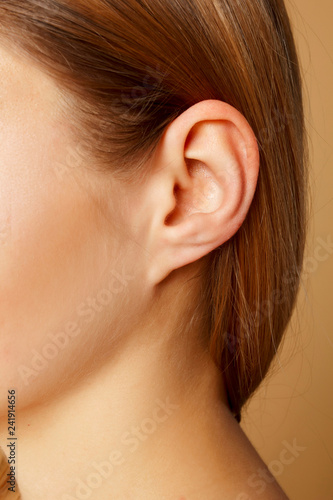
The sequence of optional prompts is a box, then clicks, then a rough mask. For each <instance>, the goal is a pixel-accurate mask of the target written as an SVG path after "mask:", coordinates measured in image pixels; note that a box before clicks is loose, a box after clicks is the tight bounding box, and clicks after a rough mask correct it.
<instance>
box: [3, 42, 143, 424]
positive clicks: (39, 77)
mask: <svg viewBox="0 0 333 500" xmlns="http://www.w3.org/2000/svg"><path fill="white" fill-rule="evenodd" d="M60 102H61V98H60V94H59V92H58V88H57V86H56V85H55V83H54V82H53V81H52V79H51V78H50V77H48V76H47V75H46V74H44V73H43V72H42V71H41V70H40V69H38V68H37V67H35V66H34V65H33V64H32V63H31V62H30V61H28V60H27V59H25V58H24V57H23V56H19V55H18V54H16V53H15V54H14V53H12V52H11V51H9V50H8V48H4V47H3V46H0V144H1V149H0V332H1V335H0V360H1V361H0V384H1V387H0V391H1V395H2V396H1V408H0V415H1V414H3V413H4V412H5V411H6V405H7V397H6V395H7V390H8V389H16V390H17V391H18V392H19V393H20V397H19V403H20V405H21V406H24V405H27V404H32V403H34V402H36V401H38V400H40V398H41V397H42V396H43V397H45V394H47V395H48V396H49V397H50V395H51V394H52V392H53V391H55V390H64V389H65V387H66V388H68V387H69V386H70V384H72V383H75V382H76V381H78V379H79V378H80V377H84V376H85V373H86V372H88V371H89V370H90V369H91V368H88V367H89V366H90V367H91V366H92V365H91V363H92V361H93V362H94V366H98V365H100V364H102V363H104V362H105V361H106V360H107V359H110V356H111V355H112V353H113V352H115V350H116V348H117V341H118V340H119V338H120V336H121V335H122V334H123V331H125V330H126V321H130V318H129V314H128V311H132V313H133V316H134V315H135V310H136V309H135V308H136V307H138V304H137V300H134V297H136V298H137V297H138V289H136V287H137V286H139V284H140V276H139V272H138V269H139V268H140V252H139V250H140V249H139V247H138V245H137V244H136V240H135V237H134V238H133V234H132V235H131V236H129V233H128V231H127V226H126V223H124V220H125V219H124V218H122V219H120V217H121V216H120V214H122V217H124V213H125V208H124V207H125V204H124V201H123V200H126V196H127V194H126V193H127V192H126V190H124V188H123V186H121V185H120V184H119V183H118V182H116V180H115V179H113V178H112V176H109V177H106V176H105V174H101V173H97V172H94V171H93V169H86V168H85V166H84V165H83V164H82V165H81V164H78V162H77V156H75V154H73V153H75V152H76V151H77V150H78V149H79V144H78V143H77V142H75V141H74V139H71V133H70V132H71V126H70V125H71V124H70V119H69V118H66V116H65V115H64V114H63V113H62V112H61V111H60ZM73 158H74V159H75V158H76V161H74V160H73V162H74V163H75V165H73V164H72V163H71V162H72V159H73ZM126 206H127V205H126ZM124 228H125V229H124ZM141 283H142V282H141ZM139 295H140V294H139ZM124 311H127V314H126V315H125V314H124ZM96 360H98V363H96Z"/></svg>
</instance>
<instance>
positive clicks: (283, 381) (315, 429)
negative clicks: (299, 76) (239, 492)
mask: <svg viewBox="0 0 333 500" xmlns="http://www.w3.org/2000/svg"><path fill="white" fill-rule="evenodd" d="M286 2H287V7H288V10H289V13H290V16H291V20H292V23H293V26H294V32H295V36H296V41H297V46H298V48H299V52H300V56H301V62H302V67H303V75H304V78H305V85H306V108H307V124H308V133H309V136H310V168H311V173H310V184H311V198H312V202H311V205H312V206H311V220H310V234H309V238H308V247H307V254H306V259H305V275H304V283H303V286H302V290H301V293H300V297H299V301H298V308H297V311H296V313H295V315H294V318H293V321H292V324H291V327H290V328H289V330H288V332H287V334H286V338H285V340H284V342H283V346H282V349H281V351H280V353H279V355H278V357H277V359H276V361H275V364H274V367H273V370H272V372H271V374H270V375H269V377H268V379H267V380H266V381H265V382H264V383H263V385H262V386H261V387H260V389H259V391H258V393H257V394H256V395H255V397H254V398H253V400H252V401H251V402H250V404H249V406H248V408H247V410H246V412H244V416H243V419H244V421H243V422H242V427H243V429H244V430H245V431H246V433H247V435H248V436H249V438H250V439H251V441H252V442H253V444H254V445H255V447H256V449H257V450H258V451H259V453H260V455H261V456H262V457H263V459H264V460H265V462H266V463H267V465H268V466H269V468H270V469H271V470H272V472H273V474H274V475H275V477H276V478H277V480H278V481H279V483H280V484H281V486H282V487H283V488H284V489H285V491H286V493H287V494H288V495H289V496H290V498H291V500H333V301H332V295H333V293H332V292H333V286H332V284H333V224H332V221H333V155H332V149H333V147H332V146H333V139H332V132H333V92H332V91H333V36H332V32H333V29H332V24H333V4H332V0H293V1H292V2H291V1H289V0H286ZM323 242H324V244H323ZM325 242H328V246H327V248H325ZM330 242H331V243H330ZM286 442H287V444H289V445H291V446H292V445H293V444H296V445H297V447H299V449H298V451H297V448H296V451H295V453H294V456H292V454H290V453H289V454H285V453H284V452H283V450H284V449H286V448H287V446H286ZM253 491H254V493H255V489H254V490H253ZM257 498H258V500H259V499H260V495H256V494H254V496H253V499H257ZM251 500H252V499H251Z"/></svg>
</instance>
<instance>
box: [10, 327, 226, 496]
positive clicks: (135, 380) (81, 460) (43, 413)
mask: <svg viewBox="0 0 333 500" xmlns="http://www.w3.org/2000/svg"><path fill="white" fill-rule="evenodd" d="M164 320H165V321H164V326H161V324H158V325H157V324H154V325H150V329H149V331H147V328H146V329H145V330H144V331H140V330H139V329H138V330H137V331H136V333H135V335H131V339H132V340H131V341H130V340H129V341H128V342H127V344H126V346H125V347H124V346H122V349H121V350H119V352H117V353H116V354H115V355H114V357H113V359H112V360H110V361H109V362H108V363H106V364H104V365H103V366H100V367H98V368H97V369H95V370H94V371H92V372H91V373H89V374H87V375H85V377H84V379H82V380H81V381H80V383H77V384H76V385H75V386H73V387H69V388H68V390H67V391H66V392H62V393H61V394H59V395H57V396H52V398H51V397H50V399H49V400H44V401H40V404H38V405H34V406H31V407H29V408H26V409H22V410H18V411H17V430H16V436H17V443H18V446H17V448H18V461H17V465H18V466H17V481H18V486H19V488H20V489H21V493H22V498H23V500H39V499H43V500H45V498H48V500H59V499H60V500H74V499H77V500H78V499H88V498H89V499H97V498H98V499H99V500H104V499H109V498H110V497H112V498H115V499H118V498H119V499H121V500H124V499H127V498H145V499H147V500H149V499H150V498H156V491H159V490H158V489H156V488H160V491H161V494H160V495H159V497H160V498H162V496H163V495H162V492H163V488H165V490H164V491H168V488H169V486H170V485H169V483H170V480H168V479H167V478H165V470H168V471H169V472H170V474H169V473H168V474H167V476H168V477H169V478H170V477H172V478H173V479H172V481H173V484H175V485H177V484H178V482H179V497H180V496H181V495H182V494H184V493H187V492H184V491H182V488H183V485H184V483H183V482H182V477H183V476H182V474H184V467H183V463H184V457H185V456H186V457H187V461H186V463H188V467H189V470H188V477H191V475H193V470H192V471H191V463H192V465H193V464H197V465H196V468H197V467H198V462H200V461H204V464H205V465H207V463H209V456H210V455H211V454H212V453H213V455H214V453H216V450H214V444H213V443H212V436H214V433H216V435H217V434H219V433H220V431H221V425H222V426H223V423H221V418H222V420H223V418H227V419H228V418H229V419H230V418H232V416H231V413H230V411H229V410H228V405H227V398H226V394H225V389H224V385H223V379H222V376H221V373H220V372H219V371H218V369H217V368H216V366H215V365H214V363H213V361H212V360H211V358H210V356H209V355H208V353H206V352H205V351H204V350H203V349H202V347H201V346H200V345H199V343H195V342H193V341H191V342H190V341H189V337H188V334H186V335H185V334H184V332H183V334H179V328H178V329H175V328H170V324H168V321H167V320H166V318H164ZM188 333H190V332H188ZM192 333H193V334H194V333H195V332H192ZM190 338H192V339H193V338H195V337H194V335H193V336H192V337H190ZM175 346H176V348H175ZM17 398H18V400H19V394H18V395H17ZM0 429H2V430H3V432H2V434H1V436H0V438H1V442H2V443H5V442H6V431H7V426H6V422H3V424H2V425H1V427H0ZM194 436H199V441H197V440H196V439H194ZM199 445H200V446H199ZM212 445H213V446H212ZM205 450H210V451H207V454H206V456H205ZM212 450H213V452H212ZM189 457H191V459H190V458H189ZM212 458H213V457H212ZM215 458H216V457H214V459H215ZM178 460H181V461H182V462H183V463H182V468H181V469H182V470H181V472H178V469H179V468H178V466H177V462H178ZM178 463H179V462H178ZM212 463H213V459H212ZM216 473H217V474H218V473H220V470H219V471H216ZM203 481H204V479H203ZM175 488H177V486H175ZM154 492H155V493H154ZM177 494H178V493H177ZM127 495H128V496H127ZM150 495H152V497H150ZM157 496H158V495H157Z"/></svg>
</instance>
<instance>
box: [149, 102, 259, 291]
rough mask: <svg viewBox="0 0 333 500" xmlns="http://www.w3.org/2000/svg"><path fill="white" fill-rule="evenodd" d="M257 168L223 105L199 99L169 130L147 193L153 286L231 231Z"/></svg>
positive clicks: (243, 127)
mask: <svg viewBox="0 0 333 500" xmlns="http://www.w3.org/2000/svg"><path fill="white" fill-rule="evenodd" d="M258 170H259V151H258V146H257V141H256V138H255V135H254V133H253V131H252V129H251V127H250V125H249V124H248V122H247V121H246V119H245V118H244V117H243V115H242V114H241V113H239V112H238V111H237V110H236V109H235V108H233V107H232V106H230V105H228V104H226V103H224V102H221V101H217V100H207V101H201V102H199V103H197V104H195V105H193V106H192V107H191V108H189V109H188V110H186V111H185V112H184V113H182V114H181V115H180V116H179V117H178V118H176V119H175V120H174V121H173V122H172V123H171V124H170V125H169V126H168V127H167V129H166V130H165V133H164V134H163V136H162V138H161V140H160V143H159V145H158V148H157V150H156V154H155V156H154V159H153V171H152V172H153V173H152V175H151V177H150V179H149V182H148V183H147V185H146V188H147V191H146V193H145V197H146V198H145V199H146V203H145V205H146V210H147V208H148V212H146V214H147V213H148V214H151V218H150V219H148V223H149V238H148V241H147V243H146V244H147V247H146V248H147V250H148V252H149V253H150V255H151V256H152V257H153V259H152V261H150V268H149V273H148V274H149V281H150V282H151V283H152V284H157V283H159V282H160V281H162V280H163V279H164V278H165V277H166V276H168V274H169V273H171V272H172V271H173V270H175V269H178V268H180V267H183V266H186V265H187V264H190V263H192V262H194V261H196V260H198V259H200V258H201V257H203V256H205V255H206V254H208V253H209V252H211V251H212V250H214V249H215V248H217V247H218V246H220V245H222V244H223V243H224V242H225V241H227V240H228V239H229V238H231V237H232V236H233V235H234V234H235V233H236V232H237V230H238V229H239V227H240V226H241V224H242V223H243V221H244V219H245V217H246V214H247V212H248V210H249V207H250V204H251V202H252V199H253V196H254V192H255V189H256V184H257V178H258ZM147 200H148V206H147ZM148 217H149V215H148Z"/></svg>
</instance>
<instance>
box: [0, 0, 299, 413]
mask: <svg viewBox="0 0 333 500" xmlns="http://www.w3.org/2000/svg"><path fill="white" fill-rule="evenodd" d="M0 23H1V26H0V34H1V35H2V36H3V37H5V38H4V39H5V40H10V41H11V43H13V44H14V45H17V46H19V47H20V48H21V49H23V51H24V52H25V53H26V54H27V55H29V57H33V59H34V60H35V61H36V62H37V63H38V64H40V65H42V67H43V69H44V70H45V71H47V72H48V73H49V74H50V75H52V76H53V77H54V78H55V81H56V82H58V83H59V86H60V88H62V89H66V93H67V91H68V90H69V91H70V92H68V95H69V96H70V100H72V102H75V104H76V105H75V107H74V109H75V114H74V117H75V119H76V122H75V123H76V124H77V133H78V137H81V138H82V141H83V142H82V143H83V144H84V145H85V148H86V153H87V154H88V153H91V154H92V155H93V157H94V158H95V159H96V160H98V164H99V165H101V166H103V168H107V166H108V165H111V164H112V165H114V169H115V173H118V174H119V175H123V176H125V177H126V176H127V177H128V178H131V179H133V178H136V177H137V176H139V175H143V173H144V170H143V168H144V165H145V162H146V161H147V160H148V159H149V158H150V157H151V155H152V153H153V152H154V149H155V147H156V146H157V144H158V141H159V139H160V138H161V136H162V134H163V132H164V130H165V128H166V126H167V125H168V124H170V123H171V122H172V121H173V120H174V119H175V118H176V117H177V116H178V115H179V114H181V113H182V112H183V111H185V110H186V109H187V108H189V107H190V106H191V105H193V104H195V103H197V102H199V101H202V100H205V99H218V100H222V101H225V102H227V103H229V104H230V105H232V106H234V107H235V108H236V109H238V110H239V111H240V112H241V113H242V114H243V115H244V116H245V118H246V119H247V121H248V122H249V124H250V125H251V127H252V129H253V131H254V133H255V134H256V137H257V141H258V145H259V152H260V173H259V178H258V185H257V189H256V193H255V196H254V200H253V203H252V205H251V207H250V210H249V213H248V216H247V218H246V219H245V221H244V223H243V225H242V226H241V228H240V229H239V230H238V232H237V233H236V234H235V236H234V237H233V238H231V239H230V240H229V241H227V242H226V243H225V244H224V245H222V246H221V247H219V248H217V249H216V250H214V251H213V252H211V254H210V255H209V259H210V265H209V270H208V275H206V276H205V279H204V287H205V296H206V298H207V303H208V310H207V311H206V314H205V316H206V317H207V328H208V331H209V346H208V347H209V350H210V353H211V355H212V357H213V359H214V361H215V363H216V364H217V366H218V367H219V368H220V370H221V372H222V373H223V376H224V378H225V383H226V388H227V392H228V397H229V402H230V407H231V409H232V410H233V412H234V413H235V415H236V418H237V420H238V421H240V413H241V409H242V406H243V405H244V403H245V402H246V401H247V400H248V398H249V397H250V396H251V395H252V394H253V392H254V391H255V389H256V388H257V387H258V385H259V384H260V382H261V380H262V379H263V377H264V376H265V374H266V373H267V371H268V368H269V366H270V364H271V361H272V359H273V357H274V354H275V353H276V351H277V348H278V346H279V344H280V341H281V338H282V335H283V332H284V331H285V329H286V326H287V324H288V321H289V319H290V317H291V313H292V311H293V308H294V304H295V299H296V295H297V290H298V287H299V279H300V272H301V267H302V259H303V250H304V244H305V243H304V242H305V232H306V228H305V226H306V218H307V217H306V216H307V202H306V197H307V195H306V191H307V173H306V165H307V161H306V159H307V155H306V151H307V149H306V140H305V132H304V116H303V106H302V86H301V77H300V69H299V63H298V58H297V53H296V50H295V45H294V40H293V36H292V32H291V27H290V22H289V18H288V15H287V12H286V9H285V6H284V3H283V0H242V2H237V1H235V0H177V1H175V0H25V1H24V2H22V1H21V0H6V2H1V4H0ZM64 95H65V94H64ZM68 102H69V101H68Z"/></svg>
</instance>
